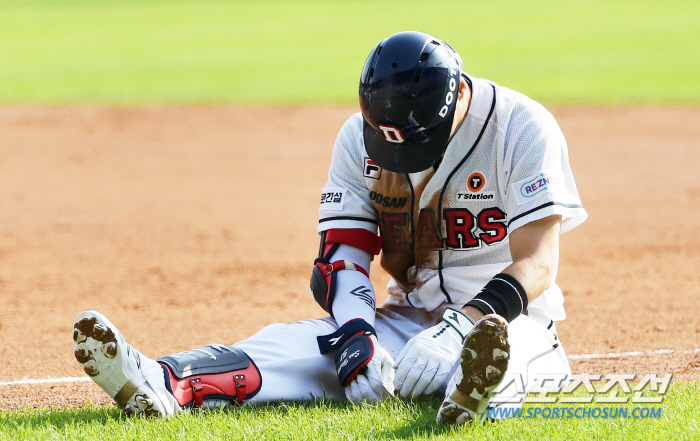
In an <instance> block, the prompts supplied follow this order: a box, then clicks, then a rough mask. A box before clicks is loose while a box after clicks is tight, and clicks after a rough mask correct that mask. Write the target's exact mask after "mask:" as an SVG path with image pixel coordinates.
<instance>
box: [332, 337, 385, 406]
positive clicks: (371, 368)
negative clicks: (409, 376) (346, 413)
mask: <svg viewBox="0 0 700 441" xmlns="http://www.w3.org/2000/svg"><path fill="white" fill-rule="evenodd" d="M353 340H355V341H354V342H353ZM366 343H369V345H366ZM359 344H363V345H365V349H364V350H361V349H360V348H359V346H358V345H359ZM346 346H347V349H348V350H345V349H346ZM353 356H354V357H356V358H358V359H359V358H360V357H365V362H366V364H364V363H365V362H363V361H362V360H359V364H362V365H363V366H361V367H360V368H358V369H355V372H356V375H355V376H354V378H352V377H351V376H352V372H349V373H350V376H346V375H344V374H345V372H347V371H348V370H347V369H345V367H347V366H348V365H351V364H352V357H353ZM346 360H348V361H349V363H348V364H346V365H345V366H343V363H344V362H345V361H346ZM356 364H357V363H356ZM393 364H394V359H393V358H391V355H389V353H388V352H387V351H386V350H385V349H384V348H382V347H381V346H380V345H379V342H378V341H377V337H376V336H374V335H358V336H355V337H353V338H352V339H350V340H348V341H347V343H346V344H345V345H344V347H343V348H341V349H339V350H338V356H337V357H336V367H338V377H339V379H340V383H341V384H343V385H345V396H346V397H347V399H348V400H350V401H352V402H353V403H360V402H362V401H367V402H370V403H373V402H377V401H381V400H382V399H384V398H386V397H387V396H389V395H393V393H394V386H393V384H392V382H393V379H394V370H393V369H392V365H393ZM351 378H352V379H351Z"/></svg>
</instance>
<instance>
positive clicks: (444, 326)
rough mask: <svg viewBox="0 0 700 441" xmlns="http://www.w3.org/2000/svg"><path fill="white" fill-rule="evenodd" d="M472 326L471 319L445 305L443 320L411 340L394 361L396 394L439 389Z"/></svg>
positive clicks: (427, 392) (426, 392)
mask: <svg viewBox="0 0 700 441" xmlns="http://www.w3.org/2000/svg"><path fill="white" fill-rule="evenodd" d="M472 327H474V322H473V321H472V319H471V318H469V317H468V316H466V315H464V314H463V313H461V312H459V311H457V310H454V309H452V308H446V309H445V311H443V313H442V321H441V322H440V323H438V324H437V325H435V326H433V327H432V328H428V329H426V330H425V331H423V332H421V333H420V334H418V335H416V336H415V337H413V338H412V339H410V340H409V341H408V343H406V346H405V347H404V348H403V350H402V351H401V354H399V357H398V358H397V359H396V362H394V369H396V376H395V377H394V388H395V391H396V393H400V394H401V396H402V397H404V398H408V397H411V396H412V397H418V396H420V395H430V394H432V393H433V392H435V391H436V390H438V388H439V387H440V386H441V385H442V384H444V383H445V381H446V380H447V376H448V375H449V374H450V372H451V371H452V367H453V366H454V365H455V363H457V362H458V361H459V357H460V354H461V352H462V344H463V343H464V338H465V337H466V336H467V334H468V333H469V331H471V329H472Z"/></svg>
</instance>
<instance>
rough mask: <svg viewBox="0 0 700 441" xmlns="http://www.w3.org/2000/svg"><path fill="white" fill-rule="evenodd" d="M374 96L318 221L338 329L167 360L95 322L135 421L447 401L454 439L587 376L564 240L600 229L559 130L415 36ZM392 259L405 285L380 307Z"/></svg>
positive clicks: (277, 329)
mask: <svg viewBox="0 0 700 441" xmlns="http://www.w3.org/2000/svg"><path fill="white" fill-rule="evenodd" d="M359 95H360V108H361V112H360V113H357V114H355V115H353V116H351V117H350V118H349V119H348V120H347V122H346V123H345V124H344V125H343V127H342V128H341V130H340V133H339V134H338V137H337V139H336V142H335V146H334V149H333V156H332V162H331V166H330V171H329V173H328V182H327V184H326V186H325V188H324V189H323V191H322V194H321V200H320V206H319V218H320V219H319V227H318V231H319V233H320V235H321V244H320V249H319V255H318V258H317V259H316V261H315V262H314V266H313V271H312V276H311V284H310V287H311V291H312V294H313V297H314V299H315V300H316V301H317V302H318V303H319V305H320V306H321V307H322V308H323V309H324V310H325V311H326V312H327V313H328V314H329V317H327V318H322V319H315V320H306V321H301V322H295V323H285V324H273V325H270V326H267V327H265V328H264V329H262V330H261V331H260V332H258V333H257V334H255V335H253V336H251V337H250V338H248V339H247V340H244V341H241V342H238V343H236V344H234V345H232V346H227V345H220V344H214V345H208V346H205V347H203V348H199V349H194V350H190V351H186V352H182V353H179V354H174V355H170V356H166V357H163V358H160V359H158V360H152V359H149V358H147V357H145V356H143V355H142V354H141V353H140V352H138V351H137V350H135V349H134V348H133V347H131V346H130V345H129V344H127V343H126V342H125V340H124V338H123V337H122V335H121V334H120V333H119V331H118V330H117V328H116V327H115V326H114V325H113V324H112V323H111V322H110V321H109V320H107V318H105V317H104V316H102V315H101V314H100V313H98V312H95V311H85V312H83V313H81V314H80V315H79V316H78V318H77V320H76V322H75V325H74V331H73V342H74V348H75V356H76V358H77V360H78V362H79V363H80V364H81V366H82V368H83V369H84V370H85V372H86V373H87V374H88V375H90V376H91V377H92V379H93V380H94V381H95V382H96V383H97V384H99V385H100V386H101V387H102V388H103V389H104V390H105V391H106V392H107V393H108V394H109V395H110V396H112V397H113V398H114V400H115V401H116V403H117V405H118V406H119V407H120V408H121V409H123V410H124V412H125V413H126V414H129V415H134V414H145V415H162V416H167V415H170V414H173V413H175V412H178V411H181V410H183V409H191V408H202V407H216V406H222V405H233V404H236V405H243V404H244V403H250V404H255V403H266V402H272V401H281V400H295V401H301V400H307V401H308V400H313V399H316V398H325V399H334V400H341V399H348V400H350V401H353V402H360V401H377V400H381V399H383V398H385V397H387V396H390V395H399V396H401V397H418V396H421V395H428V394H432V393H436V392H437V393H444V394H445V400H444V402H443V404H442V406H441V407H440V409H439V412H438V416H437V419H438V421H441V422H443V423H446V424H461V423H464V422H467V421H471V420H479V419H482V418H484V417H485V415H486V414H487V412H486V410H487V408H488V406H489V405H490V406H499V405H514V406H517V405H519V402H521V401H522V397H523V394H525V393H526V392H527V391H528V390H530V388H531V387H532V386H533V384H534V378H535V377H536V376H537V375H538V374H561V375H563V374H570V367H569V364H568V361H567V359H566V355H565V353H564V350H563V348H562V346H561V343H560V342H559V340H558V339H557V333H556V326H555V324H554V322H556V321H560V320H563V319H564V318H565V313H564V308H563V306H562V305H563V296H562V292H561V290H560V289H559V287H558V286H557V285H556V283H555V278H556V274H557V265H558V254H559V235H560V234H561V233H563V232H566V231H568V230H570V229H572V228H574V227H576V226H577V225H579V224H580V223H582V222H583V221H584V220H585V219H586V217H587V214H586V211H585V210H584V208H583V207H582V205H581V201H580V198H579V195H578V192H577V189H576V185H575V183H574V179H573V176H572V173H571V169H570V166H569V158H568V152H567V147H566V142H565V140H564V136H563V135H562V132H561V130H560V129H559V127H558V125H557V123H556V122H555V120H554V118H553V117H552V115H551V114H550V113H549V112H548V111H547V110H545V109H544V107H542V106H541V105H539V104H537V103H536V102H534V101H532V100H531V99H529V98H527V97H526V96H524V95H522V94H519V93H517V92H514V91H512V90H509V89H506V88H504V87H500V86H498V85H497V84H494V83H493V82H490V81H487V80H484V79H479V78H474V77H471V76H470V75H468V74H466V73H465V72H464V71H463V69H462V60H461V58H460V56H459V55H458V54H457V52H455V50H454V49H452V48H451V47H450V46H449V45H447V44H446V43H445V42H443V41H441V40H439V39H437V38H435V37H433V36H431V35H428V34H424V33H420V32H413V31H409V32H400V33H397V34H394V35H392V36H390V37H389V38H386V39H384V40H382V41H381V42H380V43H379V44H378V45H377V46H376V47H375V48H374V49H373V50H372V52H371V53H370V55H369V57H368V58H367V61H366V63H365V66H364V68H363V70H362V75H361V78H360V90H359ZM378 233H379V234H378ZM380 253H381V266H382V267H383V268H384V269H385V270H386V271H387V272H388V273H389V274H390V275H391V276H392V279H391V281H390V282H389V285H388V288H387V289H388V292H389V294H390V295H389V298H388V300H387V301H386V302H385V303H384V304H383V305H381V307H377V305H376V302H375V288H374V287H373V286H372V283H371V282H370V279H369V277H368V276H369V270H370V262H371V261H372V260H373V258H374V256H376V255H379V254H380Z"/></svg>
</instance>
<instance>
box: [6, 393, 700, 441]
mask: <svg viewBox="0 0 700 441" xmlns="http://www.w3.org/2000/svg"><path fill="white" fill-rule="evenodd" d="M699 393H700V384H698V383H681V384H675V385H674V384H672V385H671V387H670V389H669V393H668V394H667V395H666V397H665V398H664V401H663V403H661V404H655V405H648V406H654V407H655V408H657V409H658V407H661V409H662V412H661V417H660V418H646V419H643V418H637V419H634V418H629V419H602V418H583V419H575V418H572V419H568V418H564V419H561V418H536V419H509V420H503V421H498V422H494V423H484V424H482V425H478V426H462V427H459V428H457V429H451V428H445V427H442V426H440V425H438V424H437V423H436V422H435V414H436V411H437V407H438V406H439V405H440V400H439V399H436V398H431V399H421V400H418V401H414V402H403V401H401V400H399V399H392V400H388V401H386V402H384V403H381V404H380V405H376V406H375V405H362V406H355V405H349V404H348V405H346V404H333V403H328V402H318V403H312V404H280V405H270V406H263V407H256V408H243V409H228V410H223V411H210V412H201V413H192V414H180V415H178V416H176V417H174V418H170V419H168V420H153V419H143V418H134V419H125V418H124V417H123V416H121V415H120V414H119V412H118V410H117V409H116V408H114V407H102V408H100V407H94V406H93V407H87V408H84V409H80V410H78V409H67V410H47V409H36V410H35V409H27V410H20V411H17V412H8V411H2V412H0V437H2V439H11V440H45V439H46V440H49V439H69V440H96V439H99V440H101V441H110V440H131V439H141V440H161V439H167V440H171V439H173V440H251V441H259V440H329V441H330V440H369V439H415V440H447V439H475V440H501V439H522V440H543V439H547V440H558V439H561V440H571V441H577V440H587V439H604V440H618V439H632V440H639V439H644V440H671V439H697V438H698V437H699V436H700V428H699V427H698V420H697V411H698V395H699ZM595 406H596V405H586V407H595ZM597 406H598V407H602V405H600V404H599V405H597ZM606 406H610V405H606ZM615 406H616V407H617V405H615ZM625 406H627V407H629V408H630V409H633V408H634V407H636V406H638V405H633V404H627V405H625ZM628 415H629V414H628Z"/></svg>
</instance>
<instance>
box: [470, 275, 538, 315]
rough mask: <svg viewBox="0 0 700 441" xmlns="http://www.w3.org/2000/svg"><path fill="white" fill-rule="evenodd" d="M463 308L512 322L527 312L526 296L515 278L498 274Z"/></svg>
mask: <svg viewBox="0 0 700 441" xmlns="http://www.w3.org/2000/svg"><path fill="white" fill-rule="evenodd" d="M465 306H473V307H474V308H476V309H478V310H479V311H481V312H483V313H484V314H498V315H500V316H501V317H503V318H504V319H506V320H507V321H508V322H512V321H513V320H515V319H516V318H517V317H518V316H519V315H520V314H522V313H523V312H525V311H527V294H526V293H525V288H523V286H522V285H521V284H520V282H518V280H517V279H516V278H515V277H513V276H511V275H510V274H506V273H499V274H496V275H495V276H494V277H493V279H491V280H490V281H489V283H487V284H486V286H484V288H483V289H482V290H481V292H480V293H479V294H477V295H476V297H474V298H473V299H472V300H471V301H470V302H469V303H467V304H466V305H465Z"/></svg>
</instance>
